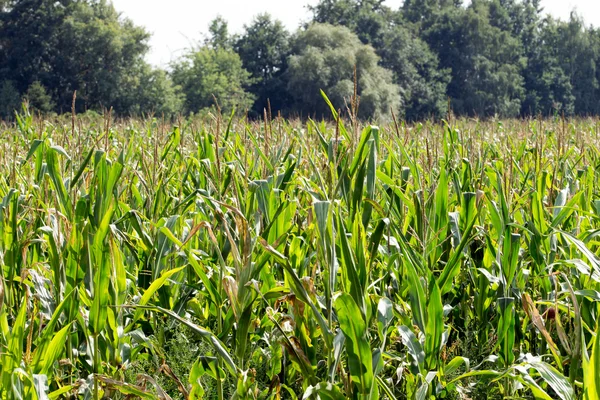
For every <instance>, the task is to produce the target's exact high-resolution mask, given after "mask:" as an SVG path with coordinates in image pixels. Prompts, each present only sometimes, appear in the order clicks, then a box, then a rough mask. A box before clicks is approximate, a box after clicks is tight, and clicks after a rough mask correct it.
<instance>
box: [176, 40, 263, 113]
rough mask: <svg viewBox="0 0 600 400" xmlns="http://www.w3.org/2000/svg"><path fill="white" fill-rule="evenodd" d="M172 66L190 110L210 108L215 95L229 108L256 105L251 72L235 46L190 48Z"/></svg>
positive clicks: (246, 107) (187, 108)
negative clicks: (248, 88)
mask: <svg viewBox="0 0 600 400" xmlns="http://www.w3.org/2000/svg"><path fill="white" fill-rule="evenodd" d="M171 67H172V73H171V76H172V78H173V82H175V84H176V85H179V86H180V87H181V89H182V91H183V93H184V95H185V103H184V109H185V111H186V112H198V111H200V110H202V109H205V108H209V107H211V106H213V105H214V99H215V98H216V100H217V102H218V104H219V106H220V107H221V109H222V110H224V111H225V112H228V111H229V110H231V109H232V108H236V109H238V110H243V111H245V110H248V109H249V108H250V107H252V104H253V102H254V96H253V95H252V94H251V93H249V92H247V91H246V89H247V87H248V86H249V85H250V84H251V79H250V73H249V72H248V71H246V70H245V69H244V68H243V67H242V61H241V59H240V57H239V56H238V55H237V53H235V52H234V51H233V50H228V49H224V48H220V47H219V48H209V47H202V48H200V49H199V50H197V51H190V52H189V53H188V54H186V55H185V56H183V57H182V58H181V59H180V60H178V61H177V62H175V63H173V64H172V65H171Z"/></svg>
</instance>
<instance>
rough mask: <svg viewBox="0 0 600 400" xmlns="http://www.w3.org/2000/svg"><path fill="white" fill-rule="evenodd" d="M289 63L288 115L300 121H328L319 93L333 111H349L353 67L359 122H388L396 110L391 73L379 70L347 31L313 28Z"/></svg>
mask: <svg viewBox="0 0 600 400" xmlns="http://www.w3.org/2000/svg"><path fill="white" fill-rule="evenodd" d="M292 49H293V50H292V53H293V55H292V56H291V57H290V60H289V68H288V79H289V81H288V88H289V90H290V93H291V95H292V97H293V99H294V102H293V105H294V107H293V109H294V110H295V111H296V112H300V113H302V114H304V115H316V116H318V117H323V116H327V117H328V116H330V115H331V114H330V110H329V109H328V106H327V105H326V104H325V102H324V101H323V100H322V99H320V96H319V91H320V90H323V91H325V93H327V95H328V97H329V98H330V99H331V100H332V102H333V104H334V105H335V106H336V107H340V108H345V106H346V105H349V103H350V99H351V97H352V95H353V92H354V82H353V81H354V67H355V66H356V72H357V83H358V95H359V96H360V108H359V117H360V118H365V119H368V118H387V117H389V114H390V111H391V110H394V111H398V110H399V109H400V108H401V98H400V94H399V93H400V89H399V87H398V86H397V85H395V84H394V83H393V82H392V73H391V72H390V71H389V70H386V69H385V68H382V67H380V66H379V65H378V62H379V57H378V56H377V54H376V53H375V50H374V49H373V48H372V47H371V46H369V45H365V44H363V43H361V41H360V39H359V38H358V37H357V36H356V35H355V34H354V33H352V32H351V31H350V30H349V29H348V28H345V27H341V26H332V25H329V24H313V25H311V26H310V27H309V28H308V29H306V30H305V31H303V32H300V33H299V34H298V36H297V38H296V39H295V40H294V44H293V47H292Z"/></svg>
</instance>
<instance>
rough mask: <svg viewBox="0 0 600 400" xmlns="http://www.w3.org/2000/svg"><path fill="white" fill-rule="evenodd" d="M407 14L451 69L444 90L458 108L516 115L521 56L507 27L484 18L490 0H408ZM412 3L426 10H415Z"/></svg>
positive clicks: (521, 82) (471, 112)
mask: <svg viewBox="0 0 600 400" xmlns="http://www.w3.org/2000/svg"><path fill="white" fill-rule="evenodd" d="M410 3H411V4H410V5H411V8H409V9H408V10H407V11H406V7H408V5H406V4H405V11H404V12H406V13H407V18H410V19H411V20H413V21H415V22H414V23H415V24H416V26H417V27H418V29H419V30H420V32H421V36H422V37H423V38H424V40H425V41H426V42H427V43H428V44H429V46H430V48H431V49H432V50H433V51H434V52H435V53H436V54H437V55H438V57H439V60H440V66H441V67H442V68H445V69H449V70H451V71H452V77H451V80H450V83H449V84H448V90H447V94H448V96H449V97H450V98H451V100H452V109H453V111H454V112H456V113H458V114H466V115H478V116H483V117H485V116H490V115H495V114H498V115H500V116H516V115H519V113H520V112H521V104H522V100H523V98H524V96H525V91H524V80H523V76H522V74H521V72H522V70H523V68H524V66H525V58H524V57H523V54H522V51H521V42H520V40H519V39H518V38H515V37H514V36H513V35H512V33H511V32H509V31H505V30H502V29H501V28H499V27H497V26H494V25H493V24H492V23H490V15H491V14H490V2H488V1H484V0H475V1H473V2H472V3H471V4H470V5H469V7H468V8H466V9H465V8H463V7H460V4H459V2H451V1H441V0H439V1H433V0H423V1H412V2H410ZM416 3H424V4H425V6H424V8H425V9H426V10H431V14H426V15H425V12H424V11H422V12H423V13H424V15H422V16H421V17H419V16H418V14H417V13H418V10H417V9H416V8H414V7H416V6H415V4H416Z"/></svg>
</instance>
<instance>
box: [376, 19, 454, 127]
mask: <svg viewBox="0 0 600 400" xmlns="http://www.w3.org/2000/svg"><path fill="white" fill-rule="evenodd" d="M383 43H384V45H383V46H382V48H381V49H380V50H379V51H378V54H379V55H380V56H381V65H382V66H383V67H385V68H387V69H389V70H390V71H392V72H393V74H394V83H396V84H397V85H398V86H399V87H400V93H401V96H402V99H403V103H404V117H405V118H406V119H408V120H416V119H424V118H431V117H439V116H441V115H444V113H445V112H446V111H447V110H446V109H447V99H446V87H447V85H448V82H449V81H450V70H448V69H443V68H441V67H440V65H439V61H438V58H437V56H436V55H435V54H434V53H433V52H432V51H431V50H430V49H429V46H428V45H427V43H425V42H423V41H422V40H421V39H419V38H418V37H416V35H415V34H414V33H413V32H411V31H410V30H409V29H408V28H407V27H405V26H402V25H397V26H395V27H393V28H391V29H389V30H388V31H387V32H386V33H385V35H384V37H383Z"/></svg>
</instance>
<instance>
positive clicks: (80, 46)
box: [0, 0, 149, 111]
mask: <svg viewBox="0 0 600 400" xmlns="http://www.w3.org/2000/svg"><path fill="white" fill-rule="evenodd" d="M0 25H1V26H2V29H1V30H0V74H2V75H3V76H6V78H7V79H10V80H12V81H13V82H14V85H15V88H16V89H17V90H18V91H19V92H20V93H24V92H25V91H27V89H28V88H29V86H30V85H31V84H32V83H33V82H36V81H38V82H40V83H41V84H42V85H43V86H44V87H45V88H46V90H47V91H48V93H49V94H50V95H51V96H52V99H53V101H54V102H55V103H56V108H57V110H59V111H60V110H70V108H71V100H72V96H73V91H74V90H77V92H78V95H77V99H78V102H77V109H78V110H83V109H87V108H101V107H110V106H111V105H112V104H113V103H114V102H115V101H116V98H115V96H116V94H117V93H118V92H119V90H118V89H119V88H120V86H121V84H122V81H123V80H124V79H125V78H126V77H127V75H128V74H129V71H130V69H131V68H132V67H135V65H136V64H137V63H139V62H142V61H143V56H144V54H145V53H146V51H147V50H148V46H147V39H148V38H149V35H148V33H147V32H146V31H145V30H144V29H143V28H140V27H137V26H135V25H134V24H133V23H132V22H131V21H130V20H127V19H123V18H121V17H120V16H119V14H118V13H117V12H116V11H115V9H114V7H113V6H112V4H111V3H108V2H107V1H106V0H97V1H91V0H88V1H75V0H61V1H54V0H20V1H13V2H12V4H10V6H8V7H5V8H4V9H2V10H1V11H0Z"/></svg>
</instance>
